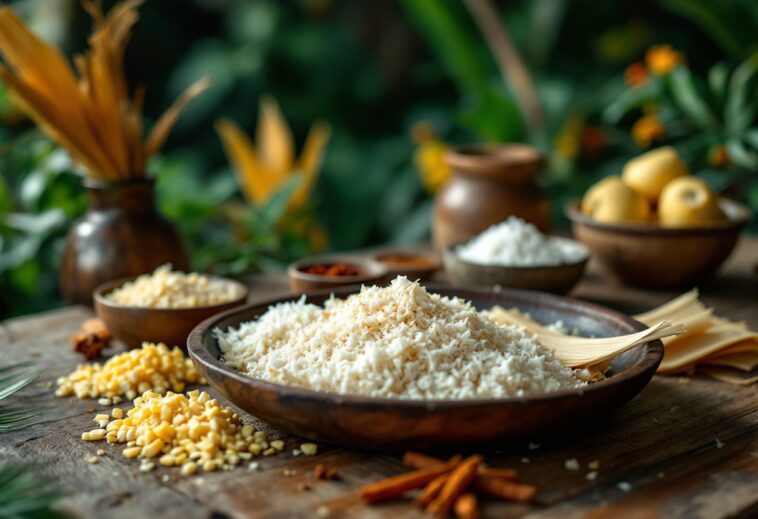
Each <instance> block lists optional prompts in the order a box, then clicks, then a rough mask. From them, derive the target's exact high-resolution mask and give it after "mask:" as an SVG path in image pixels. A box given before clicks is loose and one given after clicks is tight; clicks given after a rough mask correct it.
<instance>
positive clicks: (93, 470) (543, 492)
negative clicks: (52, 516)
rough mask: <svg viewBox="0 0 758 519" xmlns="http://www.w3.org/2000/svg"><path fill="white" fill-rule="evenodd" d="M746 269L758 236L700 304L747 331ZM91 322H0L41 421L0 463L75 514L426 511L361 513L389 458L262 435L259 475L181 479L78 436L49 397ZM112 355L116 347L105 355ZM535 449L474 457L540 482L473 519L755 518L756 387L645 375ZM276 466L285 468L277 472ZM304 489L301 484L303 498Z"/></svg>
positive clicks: (647, 295)
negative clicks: (366, 491)
mask: <svg viewBox="0 0 758 519" xmlns="http://www.w3.org/2000/svg"><path fill="white" fill-rule="evenodd" d="M757 261H758V239H750V240H745V241H743V242H742V243H741V245H740V246H739V248H738V250H737V252H736V254H735V256H734V257H733V258H732V259H731V260H730V262H729V264H728V265H727V266H726V269H725V271H724V274H723V275H722V276H721V277H720V278H718V279H717V280H714V281H712V282H710V283H709V284H708V285H706V286H703V287H702V292H703V299H704V301H705V302H706V303H707V304H709V305H712V306H714V307H715V308H716V311H717V313H719V314H721V315H725V316H727V317H729V318H731V319H744V320H746V321H748V323H749V324H750V326H751V327H752V328H754V329H755V328H758V278H756V276H755V274H753V273H752V272H753V268H754V265H755V263H756V262H757ZM596 272H597V271H596V270H594V268H593V266H592V265H590V274H589V276H588V277H586V278H585V280H584V281H583V282H582V283H580V285H579V286H578V287H577V289H576V290H575V292H574V295H575V296H579V297H582V298H586V299H590V300H593V301H596V302H599V303H602V304H606V305H608V306H611V307H614V308H617V309H620V310H623V311H626V312H630V313H634V312H638V311H641V310H645V309H648V308H650V307H651V306H654V305H657V304H660V303H661V302H663V301H665V300H667V299H669V298H670V297H671V296H672V295H674V294H673V293H672V292H646V291H641V290H632V289H627V288H621V287H618V286H615V285H609V284H608V282H607V281H606V280H604V279H603V278H600V277H599V275H598V274H596ZM250 286H251V291H252V299H253V300H255V299H256V298H258V299H260V298H262V297H272V296H274V295H276V294H277V293H281V294H285V293H286V292H287V289H286V277H284V276H274V277H265V278H259V277H256V278H254V279H252V280H251V283H250ZM90 315H91V313H90V312H89V311H88V310H86V309H84V308H83V307H69V308H65V309H62V310H57V311H53V312H49V313H45V314H39V315H35V316H30V317H22V318H18V319H14V320H10V321H6V322H5V323H2V324H1V325H0V341H2V348H3V349H2V352H3V356H2V361H0V362H2V363H3V364H5V363H8V362H11V361H15V360H22V359H27V358H30V359H36V360H37V361H38V362H39V363H40V364H41V365H44V366H46V367H47V371H46V372H45V373H44V374H43V375H42V377H41V378H40V380H39V382H38V383H36V384H34V385H33V386H31V387H29V388H27V389H26V390H24V391H23V393H21V394H20V395H19V396H18V397H16V398H14V399H13V402H12V404H13V405H15V406H33V405H37V406H42V407H44V409H45V411H44V414H43V415H42V419H43V422H41V423H39V424H36V425H34V426H32V427H29V428H27V429H25V430H23V431H19V432H15V433H12V434H7V435H4V436H3V437H2V438H0V460H8V459H11V460H19V459H24V460H36V461H37V463H38V464H37V468H36V471H37V472H38V473H39V474H40V475H43V476H47V477H49V478H52V479H54V480H56V481H57V482H58V484H59V485H60V486H61V487H62V488H63V489H64V490H65V491H66V494H67V497H65V498H64V499H63V500H62V501H61V503H60V505H59V507H60V509H61V510H64V511H66V512H68V513H70V514H72V515H74V516H76V517H108V518H110V517H114V518H122V517H123V518H132V517H171V518H174V517H182V518H183V519H194V518H218V519H221V518H224V517H233V518H238V517H239V518H242V517H261V518H285V517H294V518H312V517H315V516H316V510H317V509H318V508H319V507H321V506H326V507H328V509H329V510H330V515H329V517H360V518H368V519H373V518H379V517H393V519H405V518H414V517H428V516H427V515H425V514H423V513H421V512H419V511H418V510H417V509H415V508H414V507H413V506H411V503H410V500H406V501H405V502H397V503H388V504H385V505H380V506H375V507H366V506H365V505H363V504H362V503H360V502H359V500H358V499H357V495H356V493H355V490H356V489H357V488H358V487H359V486H360V485H362V484H364V483H367V482H371V481H375V480H377V479H379V478H383V477H386V476H390V475H395V474H398V473H400V472H402V471H404V470H405V469H404V468H403V467H402V465H401V463H400V459H399V457H396V456H381V455H373V454H371V453H369V452H361V451H353V450H346V449H339V448H330V447H328V446H324V445H322V446H320V451H319V454H318V455H317V456H315V457H303V456H300V457H293V456H292V455H291V454H290V453H289V452H290V450H291V449H292V448H293V447H295V446H297V445H298V444H299V440H298V439H297V438H294V437H285V436H284V435H282V434H281V433H277V432H275V431H272V432H273V433H274V435H275V436H277V437H282V438H285V440H286V442H287V450H286V451H285V453H283V454H280V455H277V456H273V457H268V458H261V459H260V460H259V461H260V467H261V470H260V471H250V470H248V469H247V468H237V469H235V470H233V471H229V472H220V473H213V474H203V475H201V476H199V477H192V478H184V477H181V476H179V475H178V471H177V470H175V469H165V468H160V469H157V470H156V471H155V472H152V473H148V474H142V473H140V472H139V471H138V463H136V462H134V461H133V460H132V461H128V460H125V459H124V458H123V457H122V456H121V454H120V450H121V448H120V447H118V446H109V445H107V444H104V443H100V442H97V443H85V442H82V441H81V440H80V434H81V432H82V431H84V430H87V429H90V428H92V422H91V420H92V417H93V416H94V415H95V413H96V412H98V411H100V410H102V409H103V408H102V407H101V406H99V405H97V403H96V402H94V401H77V400H71V399H62V398H56V397H54V396H53V394H52V393H53V387H51V385H50V384H51V383H52V382H54V380H55V379H56V378H57V377H58V376H60V375H63V374H65V373H67V372H68V371H70V370H71V369H73V367H74V366H75V365H76V364H77V363H78V362H80V357H79V356H78V355H76V354H74V353H73V352H72V351H71V346H70V344H69V342H68V339H69V335H71V334H72V333H73V332H74V331H76V330H77V329H78V327H79V325H80V324H81V321H82V320H83V319H85V318H87V317H89V316H90ZM113 352H114V348H112V349H110V350H108V354H112V353H113ZM246 419H248V420H249V421H251V422H252V423H255V424H256V426H259V427H262V428H266V427H267V426H266V425H265V424H262V423H260V422H258V421H257V420H256V419H254V418H252V417H247V418H246ZM269 430H270V429H269ZM717 440H718V441H717ZM532 441H533V442H534V443H536V444H539V448H536V449H530V447H529V445H527V444H524V445H522V444H516V445H502V446H501V447H499V448H497V449H496V450H492V451H488V452H484V453H483V454H484V455H485V457H486V460H487V462H488V463H489V464H490V465H492V466H497V467H515V468H518V469H519V472H520V479H521V480H523V481H524V482H526V483H531V484H535V485H537V486H538V487H539V489H540V491H539V493H538V494H537V498H536V503H535V504H534V505H529V506H527V505H520V504H508V503H495V502H491V501H487V500H483V503H482V509H483V517H485V518H511V517H526V518H529V519H537V518H539V519H548V518H559V519H573V518H579V517H582V518H584V517H590V518H605V517H633V518H644V519H647V518H658V517H661V518H662V517H683V518H688V519H689V518H699V517H700V518H708V519H710V518H719V517H738V518H740V517H744V518H747V517H755V516H756V515H757V514H758V387H755V386H754V387H735V386H729V385H726V384H723V383H720V382H716V381H713V380H709V379H706V378H702V377H693V378H691V379H690V378H688V379H680V378H674V377H655V378H654V379H653V381H652V382H651V383H650V385H649V386H648V387H647V388H646V389H645V390H644V391H643V392H642V393H641V394H640V395H639V396H638V397H636V398H635V399H633V400H632V401H631V402H630V403H628V404H627V405H626V406H624V407H623V408H622V409H621V410H620V411H619V412H617V413H615V414H613V415H611V416H607V417H604V416H598V417H597V419H596V423H594V424H593V432H592V433H588V432H586V431H585V432H582V433H576V434H573V435H569V434H568V433H567V431H563V430H560V431H555V432H554V434H552V435H551V436H550V437H548V438H534V439H532ZM532 447H534V446H532ZM99 448H103V449H105V450H106V456H104V457H102V458H101V459H100V462H99V463H97V464H95V465H91V464H89V463H87V461H86V458H87V457H89V456H91V455H93V454H94V453H95V451H96V450H97V449H99ZM471 450H472V451H475V450H477V446H476V445H472V446H471ZM439 454H440V455H445V454H450V453H444V452H443V453H439ZM569 459H576V460H577V462H578V464H579V466H580V470H578V471H572V470H568V469H566V468H565V462H566V460H569ZM593 461H597V462H598V464H599V468H598V469H597V475H596V479H594V480H588V479H587V474H588V473H589V472H592V470H591V469H590V468H589V467H588V463H590V462H593ZM318 463H324V464H326V465H331V466H335V467H337V469H338V471H339V474H340V476H341V481H317V480H316V479H315V478H314V477H313V473H312V472H313V468H314V467H315V465H317V464H318ZM285 469H287V470H288V471H294V474H292V475H285V472H284V470H285ZM287 474H290V472H287ZM164 478H166V479H167V480H166V481H164ZM301 483H306V484H307V485H309V487H310V490H302V489H301V488H300V484H301ZM619 483H622V485H621V486H622V487H623V488H624V489H626V490H624V489H621V488H619ZM623 483H628V486H627V485H624V484H623Z"/></svg>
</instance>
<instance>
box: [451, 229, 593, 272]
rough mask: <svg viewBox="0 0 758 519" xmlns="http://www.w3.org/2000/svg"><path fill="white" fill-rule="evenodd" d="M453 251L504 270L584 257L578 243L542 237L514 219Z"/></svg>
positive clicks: (585, 251)
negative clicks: (503, 267) (506, 267)
mask: <svg viewBox="0 0 758 519" xmlns="http://www.w3.org/2000/svg"><path fill="white" fill-rule="evenodd" d="M456 252H457V254H458V256H459V257H460V258H461V259H462V260H464V261H468V262H470V263H478V264H480V265H501V266H508V267H549V266H555V265H564V264H568V263H576V262H578V261H581V260H583V259H584V258H586V257H587V249H586V248H585V247H584V246H583V245H582V244H580V243H576V242H573V241H570V240H562V239H560V238H554V237H550V236H546V235H544V234H542V233H541V232H540V231H539V230H538V229H537V228H536V227H535V226H534V225H532V224H530V223H528V222H525V221H524V220H522V219H521V218H517V217H515V216H511V217H509V218H508V219H507V220H505V221H504V222H501V223H499V224H496V225H493V226H492V227H490V228H489V229H487V230H486V231H484V232H482V233H481V234H480V235H478V236H476V237H475V238H474V239H472V240H471V241H470V242H468V243H466V244H464V245H461V246H460V247H458V248H457V249H456Z"/></svg>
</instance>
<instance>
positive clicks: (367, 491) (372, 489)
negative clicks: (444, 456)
mask: <svg viewBox="0 0 758 519" xmlns="http://www.w3.org/2000/svg"><path fill="white" fill-rule="evenodd" d="M457 466H458V463H451V462H447V463H441V464H437V465H434V466H432V467H426V468H423V469H420V470H416V471H413V472H407V473H405V474H400V475H399V476H395V477H392V478H388V479H384V480H382V481H378V482H376V483H371V484H368V485H365V486H363V487H361V488H360V490H359V493H360V496H361V498H363V499H364V500H365V501H367V502H369V503H377V502H379V501H387V500H390V499H394V498H396V497H400V496H402V495H403V494H405V493H406V492H409V491H411V490H416V489H417V488H421V487H424V486H426V485H427V484H429V483H431V482H432V481H433V480H434V479H436V478H437V477H438V476H441V475H442V474H447V473H448V472H450V471H452V470H453V469H455V468H456V467H457Z"/></svg>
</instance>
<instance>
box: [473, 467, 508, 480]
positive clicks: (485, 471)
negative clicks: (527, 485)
mask: <svg viewBox="0 0 758 519" xmlns="http://www.w3.org/2000/svg"><path fill="white" fill-rule="evenodd" d="M478 474H479V477H482V476H484V477H488V478H498V479H506V480H508V481H516V479H517V478H518V472H516V471H515V470H513V469H497V468H490V467H479V472H478Z"/></svg>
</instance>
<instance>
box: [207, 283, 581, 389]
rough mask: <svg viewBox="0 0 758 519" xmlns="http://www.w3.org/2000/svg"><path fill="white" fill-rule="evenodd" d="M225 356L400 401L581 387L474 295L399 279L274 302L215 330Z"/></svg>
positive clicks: (250, 368)
mask: <svg viewBox="0 0 758 519" xmlns="http://www.w3.org/2000/svg"><path fill="white" fill-rule="evenodd" d="M215 333H216V337H217V338H218V341H219V345H220V348H221V351H222V353H223V356H224V359H225V361H226V362H227V364H229V365H230V366H231V367H233V368H235V369H237V370H239V371H241V372H243V373H246V374H248V375H250V376H251V377H254V378H259V379H263V380H267V381H270V382H276V383H279V384H283V385H288V386H296V387H303V388H309V389H314V390H318V391H326V392H330V393H340V394H353V395H367V396H374V397H391V398H404V399H476V398H498V397H513V396H524V395H534V394H539V393H545V392H549V391H557V390H560V389H569V388H575V387H579V386H582V385H585V384H586V382H585V381H584V380H582V379H580V376H581V374H580V372H575V371H572V370H571V369H570V368H568V367H566V366H564V365H563V364H561V363H560V362H559V361H558V360H556V359H555V358H554V357H553V354H552V352H550V351H549V350H546V349H544V348H542V347H541V346H540V345H539V344H538V343H537V341H536V339H535V338H534V337H532V336H530V335H528V334H527V333H525V331H524V330H523V329H522V328H519V327H516V326H503V325H499V324H496V323H495V322H493V321H491V320H490V319H488V318H487V317H485V316H483V315H482V314H480V313H479V312H478V311H477V310H476V309H475V308H474V307H473V306H472V305H471V304H470V303H468V302H466V301H464V300H462V299H458V298H447V297H442V296H440V295H437V294H430V293H428V292H427V291H426V289H424V287H422V286H421V285H419V284H418V283H412V282H410V281H409V280H408V279H407V278H405V277H402V276H401V277H398V278H396V279H395V280H394V281H393V282H392V284H391V285H390V286H389V287H373V286H372V287H365V286H364V287H363V288H362V289H361V291H360V293H359V294H354V295H352V296H349V297H348V298H346V299H335V298H334V297H332V298H331V299H329V300H328V301H327V302H326V303H325V305H324V308H321V307H318V306H316V305H313V304H308V303H306V302H305V298H304V297H303V298H302V299H300V300H299V301H297V302H287V303H281V304H278V305H275V306H272V307H270V308H269V309H268V311H267V312H266V313H264V314H263V315H261V316H260V317H259V318H258V319H257V320H255V321H251V322H247V323H243V324H242V325H240V327H239V328H237V329H231V330H228V331H227V332H222V331H220V330H218V329H217V330H216V331H215Z"/></svg>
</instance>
